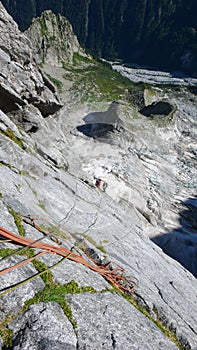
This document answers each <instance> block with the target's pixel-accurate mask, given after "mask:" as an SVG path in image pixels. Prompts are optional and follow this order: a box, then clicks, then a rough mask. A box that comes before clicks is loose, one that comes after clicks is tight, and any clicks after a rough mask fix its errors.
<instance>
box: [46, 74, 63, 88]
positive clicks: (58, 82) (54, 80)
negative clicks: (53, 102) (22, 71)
mask: <svg viewBox="0 0 197 350" xmlns="http://www.w3.org/2000/svg"><path fill="white" fill-rule="evenodd" d="M47 76H48V78H49V79H50V80H51V82H52V83H53V84H54V85H55V86H56V87H57V89H58V90H59V92H61V91H62V87H63V83H62V81H60V80H58V79H56V78H54V77H52V76H51V75H50V74H47Z"/></svg>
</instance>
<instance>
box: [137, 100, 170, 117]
mask: <svg viewBox="0 0 197 350" xmlns="http://www.w3.org/2000/svg"><path fill="white" fill-rule="evenodd" d="M173 110H174V107H173V106H172V105H171V104H170V103H169V102H164V101H160V102H153V103H152V104H151V105H150V106H146V107H144V108H142V109H141V110H140V113H141V114H143V115H145V116H146V117H152V116H155V115H158V116H160V117H162V116H164V117H166V116H168V115H170V114H171V113H172V112H173Z"/></svg>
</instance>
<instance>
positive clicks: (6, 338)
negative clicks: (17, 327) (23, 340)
mask: <svg viewBox="0 0 197 350" xmlns="http://www.w3.org/2000/svg"><path fill="white" fill-rule="evenodd" d="M13 335H14V334H13V331H12V330H11V329H9V328H7V326H6V325H4V322H2V323H0V336H1V337H2V339H3V343H4V347H3V349H11V348H12V339H13Z"/></svg>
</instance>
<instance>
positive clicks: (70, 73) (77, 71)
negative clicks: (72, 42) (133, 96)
mask: <svg viewBox="0 0 197 350" xmlns="http://www.w3.org/2000/svg"><path fill="white" fill-rule="evenodd" d="M74 57H75V58H74V62H75V64H74V65H69V64H65V63H63V64H62V66H63V68H64V69H65V70H66V75H65V76H64V78H65V79H67V80H72V81H73V86H72V91H73V96H74V98H75V99H76V100H80V102H86V101H88V102H95V101H99V102H101V101H102V102H103V96H104V97H105V101H110V102H111V101H113V100H116V99H121V98H122V97H123V96H124V98H127V95H128V88H129V87H130V86H131V81H130V80H129V79H127V78H125V77H123V76H121V75H120V74H119V73H118V72H116V71H114V70H112V68H111V66H109V65H105V64H103V63H101V62H97V61H95V60H89V59H87V58H83V57H82V58H81V56H80V59H79V56H77V55H76V56H74ZM76 57H77V58H76ZM82 59H84V60H85V61H86V63H85V64H84V62H82V64H81V60H82Z"/></svg>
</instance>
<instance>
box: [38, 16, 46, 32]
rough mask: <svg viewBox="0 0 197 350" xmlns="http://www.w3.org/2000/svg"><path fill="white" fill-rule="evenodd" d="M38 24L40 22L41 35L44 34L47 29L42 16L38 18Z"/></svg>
mask: <svg viewBox="0 0 197 350" xmlns="http://www.w3.org/2000/svg"><path fill="white" fill-rule="evenodd" d="M39 24H40V28H41V33H42V35H46V34H47V32H48V29H47V26H46V22H45V20H44V19H43V18H40V19H39Z"/></svg>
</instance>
